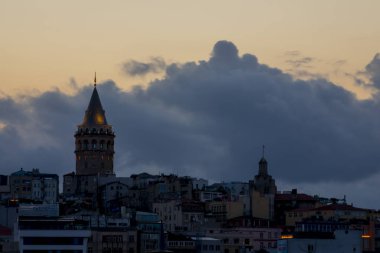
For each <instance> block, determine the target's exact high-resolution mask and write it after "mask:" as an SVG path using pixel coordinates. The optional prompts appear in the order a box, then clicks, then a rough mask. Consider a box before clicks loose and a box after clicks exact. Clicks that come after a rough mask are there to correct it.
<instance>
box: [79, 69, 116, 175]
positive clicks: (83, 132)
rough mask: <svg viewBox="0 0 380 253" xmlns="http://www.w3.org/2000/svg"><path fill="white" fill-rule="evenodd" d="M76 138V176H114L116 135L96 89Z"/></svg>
mask: <svg viewBox="0 0 380 253" xmlns="http://www.w3.org/2000/svg"><path fill="white" fill-rule="evenodd" d="M74 137H75V155H76V174H77V175H95V174H98V175H109V174H113V173H114V171H113V156H114V153H115V152H114V139H115V133H114V132H113V130H112V126H111V125H109V124H108V123H107V119H106V115H105V111H104V110H103V107H102V103H101V102H100V98H99V94H98V91H97V89H96V74H95V79H94V90H93V92H92V95H91V99H90V103H89V104H88V107H87V110H86V113H85V115H84V118H83V122H82V124H80V125H78V129H77V131H76V133H75V135H74Z"/></svg>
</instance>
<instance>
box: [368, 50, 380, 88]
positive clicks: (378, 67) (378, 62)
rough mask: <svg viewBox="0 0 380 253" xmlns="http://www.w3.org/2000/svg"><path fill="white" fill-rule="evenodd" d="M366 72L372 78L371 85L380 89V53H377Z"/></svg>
mask: <svg viewBox="0 0 380 253" xmlns="http://www.w3.org/2000/svg"><path fill="white" fill-rule="evenodd" d="M365 74H367V76H368V77H369V79H370V85H372V86H373V87H375V88H376V89H380V54H379V53H377V54H376V55H375V57H373V59H372V61H371V62H370V63H369V64H368V65H367V66H366V67H365Z"/></svg>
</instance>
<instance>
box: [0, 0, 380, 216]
mask: <svg viewBox="0 0 380 253" xmlns="http://www.w3.org/2000/svg"><path fill="white" fill-rule="evenodd" d="M91 3H92V2H91ZM218 3H219V2H218ZM215 4H216V2H215V1H210V2H208V3H204V5H202V6H201V5H200V4H199V3H192V4H190V3H188V4H186V6H185V7H187V8H185V7H184V6H182V5H181V4H179V3H174V2H172V1H168V2H166V3H162V4H160V3H149V4H148V3H147V2H144V1H143V2H141V3H139V4H137V3H130V2H129V3H122V2H117V3H116V4H115V5H110V4H107V3H105V4H102V3H100V2H95V3H94V4H93V5H91V4H90V3H89V2H86V1H84V2H81V3H78V6H77V8H72V5H70V4H65V3H61V4H59V5H54V4H52V3H48V2H47V1H36V2H34V3H28V2H23V5H22V4H18V3H11V2H6V3H5V6H4V7H5V8H2V11H1V14H2V15H0V16H1V18H0V19H1V20H2V21H4V22H0V28H1V29H2V30H3V31H4V35H5V36H4V40H3V41H2V42H0V43H1V49H2V57H1V58H0V66H1V68H2V69H3V71H2V75H1V76H0V81H1V86H0V91H1V93H2V97H1V100H0V103H1V108H2V110H1V111H0V128H1V130H0V140H1V141H2V143H6V144H7V145H3V147H2V148H1V152H2V154H3V155H2V157H1V159H0V162H1V164H2V166H3V167H2V174H7V173H11V172H13V171H16V170H18V169H19V168H21V167H23V168H25V169H31V168H35V167H38V168H40V169H41V171H44V172H52V173H58V174H59V175H62V174H63V173H66V172H68V171H74V169H75V165H74V162H75V160H74V154H73V152H74V137H73V135H74V132H75V129H76V126H77V125H78V124H80V122H81V119H82V118H83V114H84V111H85V108H86V106H87V103H88V101H89V98H90V95H91V91H92V89H93V88H92V87H93V86H92V83H91V80H92V78H93V74H94V71H97V73H98V88H99V93H100V97H101V99H102V102H103V105H104V109H105V111H106V112H107V118H108V120H109V123H110V124H111V125H112V126H113V127H114V129H115V133H116V136H117V138H116V141H115V145H116V146H115V151H116V155H115V172H116V173H117V174H118V175H121V176H129V175H131V174H133V173H139V172H149V173H174V174H180V175H188V176H195V177H203V178H206V179H209V180H211V181H214V182H216V181H230V180H241V181H247V178H249V179H252V178H253V176H254V175H255V174H256V172H257V169H258V166H257V163H258V161H259V159H260V157H261V147H262V145H266V146H267V152H266V157H267V160H268V162H269V173H270V174H271V175H272V176H273V177H274V178H275V179H276V181H277V182H278V188H279V190H290V189H291V188H295V187H296V188H299V190H300V191H304V192H306V193H310V194H320V195H323V196H327V197H329V196H334V197H338V198H342V197H343V195H347V199H348V202H354V203H355V204H356V205H360V206H364V207H370V208H376V209H379V208H380V204H378V203H380V197H378V196H376V192H377V183H378V181H379V180H380V172H379V169H380V168H379V167H380V166H379V158H378V154H377V150H378V147H379V146H380V134H379V133H380V120H379V119H378V117H377V115H378V113H379V112H380V106H379V104H380V103H379V102H380V100H379V99H380V98H379V96H378V89H379V87H380V81H379V80H380V78H379V76H380V57H379V56H377V55H376V53H377V52H379V51H380V49H379V48H378V45H379V43H380V37H379V34H380V33H379V27H378V26H377V24H378V22H377V21H378V20H377V19H378V17H377V15H376V10H377V9H378V8H376V5H379V3H377V2H373V1H365V2H364V4H363V3H356V2H354V1H333V2H330V3H328V4H327V3H312V4H310V3H309V4H307V3H302V1H295V2H294V3H292V4H290V3H289V4H288V5H287V4H284V3H277V4H276V3H275V2H274V1H268V2H267V3H265V4H264V3H260V2H258V1H253V2H251V3H248V2H246V1H239V2H237V3H236V4H235V5H233V4H231V3H227V2H223V1H222V2H220V4H219V5H218V7H219V8H216V7H215ZM147 7H151V8H147ZM153 7H154V8H153ZM169 7H171V8H169ZM248 7H250V8H248ZM379 7H380V6H379ZM185 9H188V10H187V11H185ZM197 10H198V12H196V11H197ZM144 11H145V12H144ZM252 12H253V13H252ZM70 13H71V15H68V14H70ZM142 13H143V14H144V15H142ZM195 13H197V14H198V15H195ZM210 13H214V14H215V16H213V17H214V18H211V14H210ZM102 14H103V15H102ZM139 14H140V15H142V16H139ZM160 14H161V15H160ZM209 14H210V15H209ZM239 14H240V15H239ZM243 14H244V15H243ZM249 14H251V15H249ZM254 14H256V15H254ZM269 14H271V15H269ZM354 14H357V15H355V17H356V18H355V19H352V16H353V15H354ZM69 17H70V18H69ZM320 17H324V18H320ZM139 18H141V19H139ZM265 18H267V19H265ZM300 19H301V20H302V19H306V21H305V22H299V20H300ZM138 20H141V22H137V21H138ZM157 20H158V21H157ZM173 20H176V21H177V22H174V21H173ZM133 21H136V22H133ZM154 21H157V22H154ZM192 21H194V22H192ZM260 21H262V23H260ZM222 24H223V25H222ZM202 25H203V26H204V27H202ZM123 29H125V31H126V34H123V33H122V32H123V31H124V30H123ZM251 29H252V30H251ZM117 35H118V36H117ZM214 45H215V46H214ZM213 46H214V47H213ZM156 78H157V79H156ZM365 99H366V100H365ZM15 151H17V152H15Z"/></svg>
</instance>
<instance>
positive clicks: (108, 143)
mask: <svg viewBox="0 0 380 253" xmlns="http://www.w3.org/2000/svg"><path fill="white" fill-rule="evenodd" d="M110 148H111V141H107V150H109V149H110Z"/></svg>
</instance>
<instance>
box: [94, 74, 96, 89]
mask: <svg viewBox="0 0 380 253" xmlns="http://www.w3.org/2000/svg"><path fill="white" fill-rule="evenodd" d="M94 87H96V71H95V77H94Z"/></svg>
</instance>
